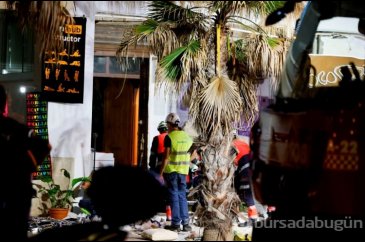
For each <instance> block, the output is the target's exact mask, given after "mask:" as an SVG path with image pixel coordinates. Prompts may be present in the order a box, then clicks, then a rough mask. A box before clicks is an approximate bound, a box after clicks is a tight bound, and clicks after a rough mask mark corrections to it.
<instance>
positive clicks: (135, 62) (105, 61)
mask: <svg viewBox="0 0 365 242" xmlns="http://www.w3.org/2000/svg"><path fill="white" fill-rule="evenodd" d="M141 59H142V58H140V57H128V64H127V65H120V64H119V63H118V61H117V58H116V57H115V56H94V76H99V77H125V74H127V77H128V78H131V79H139V75H140V65H141Z"/></svg>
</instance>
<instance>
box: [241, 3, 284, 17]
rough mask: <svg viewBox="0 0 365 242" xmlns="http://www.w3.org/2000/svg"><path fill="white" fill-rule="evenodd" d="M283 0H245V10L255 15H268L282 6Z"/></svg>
mask: <svg viewBox="0 0 365 242" xmlns="http://www.w3.org/2000/svg"><path fill="white" fill-rule="evenodd" d="M284 4H285V1H247V10H248V11H249V12H251V13H253V14H255V15H264V16H266V15H268V14H270V13H271V12H273V11H274V10H276V9H278V8H280V7H282V6H284Z"/></svg>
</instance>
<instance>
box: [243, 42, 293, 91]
mask: <svg viewBox="0 0 365 242" xmlns="http://www.w3.org/2000/svg"><path fill="white" fill-rule="evenodd" d="M246 46H247V48H246V53H247V57H248V60H247V63H248V74H249V76H250V78H253V79H255V78H257V79H262V80H263V79H265V78H270V80H271V82H272V88H273V89H275V88H276V87H277V85H278V79H279V76H280V75H281V70H282V66H283V65H284V61H285V56H286V52H287V42H286V40H285V39H278V38H269V37H265V36H262V35H252V36H251V37H250V38H248V39H247V43H246Z"/></svg>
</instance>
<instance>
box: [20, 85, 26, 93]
mask: <svg viewBox="0 0 365 242" xmlns="http://www.w3.org/2000/svg"><path fill="white" fill-rule="evenodd" d="M19 91H20V93H26V91H27V88H26V87H25V86H20V88H19Z"/></svg>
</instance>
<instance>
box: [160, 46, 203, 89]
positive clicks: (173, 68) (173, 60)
mask: <svg viewBox="0 0 365 242" xmlns="http://www.w3.org/2000/svg"><path fill="white" fill-rule="evenodd" d="M206 58H207V57H206V54H205V50H204V48H202V44H201V42H200V41H198V40H191V41H190V42H189V44H188V45H187V46H184V47H180V48H177V49H176V50H174V51H173V52H171V54H169V55H167V56H165V57H164V58H163V59H162V60H161V61H160V63H159V66H158V69H157V82H163V81H164V80H167V81H170V82H172V84H173V88H174V89H175V90H176V91H180V90H181V87H182V85H183V84H184V83H187V82H189V81H191V80H192V79H194V78H195V76H198V75H199V71H200V70H201V69H203V70H204V68H203V65H205V63H206V62H205V59H206Z"/></svg>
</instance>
